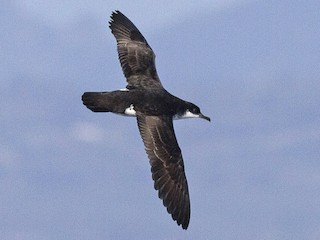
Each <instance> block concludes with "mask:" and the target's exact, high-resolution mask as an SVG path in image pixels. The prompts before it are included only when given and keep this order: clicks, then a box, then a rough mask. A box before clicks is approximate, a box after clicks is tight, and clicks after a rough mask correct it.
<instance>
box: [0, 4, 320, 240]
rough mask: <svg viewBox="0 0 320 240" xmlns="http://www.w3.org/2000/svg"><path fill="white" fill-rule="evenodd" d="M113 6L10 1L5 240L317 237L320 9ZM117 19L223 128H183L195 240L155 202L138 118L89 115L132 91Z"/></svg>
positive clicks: (4, 19) (5, 8)
mask: <svg viewBox="0 0 320 240" xmlns="http://www.w3.org/2000/svg"><path fill="white" fill-rule="evenodd" d="M115 2H116V1H115ZM115 2H110V1H94V2H90V3H89V2H88V1H75V0H72V1H68V2H66V1H32V0H28V1H27V0H20V1H18V0H16V1H15V0H11V1H6V0H5V1H3V2H2V7H1V10H0V13H1V14H0V20H1V21H0V31H1V34H0V51H1V54H0V60H1V68H0V83H1V84H0V90H1V113H0V114H1V115H0V121H1V124H0V131H1V135H0V199H1V204H0V216H1V218H0V237H1V239H4V240H38V239H39V240H40V239H41V240H43V239H48V240H56V239H70V240H72V239H77V240H79V239H80V240H81V239H98V240H99V239H128V238H130V239H243V240H250V239H252V240H253V239H266V240H273V239H274V240H275V239H281V240H286V239H288V240H289V239H290V240H292V239H297V240H302V239H308V240H310V239H311V240H312V239H314V240H315V239H319V238H320V230H319V229H320V222H319V216H320V204H319V202H320V161H319V160H320V158H319V156H320V150H319V149H320V125H319V122H320V110H319V109H320V108H319V102H320V94H319V93H320V81H319V80H320V68H319V62H320V51H319V41H320V30H319V29H320V15H319V12H320V3H319V1H286V0H283V1H273V0H272V1H253V0H252V1H245V0H244V1H232V0H230V1H218V0H217V1H209V0H208V1H198V2H194V3H191V2H190V3H185V1H174V2H173V1H172V2H165V1H158V2H157V3H153V4H146V1H142V0H140V1H131V3H129V4H128V3H126V1H117V3H115ZM116 9H118V10H121V11H122V12H123V13H124V14H125V15H127V16H128V17H129V18H130V19H131V20H132V21H133V22H134V23H135V24H136V25H137V27H138V28H139V29H140V31H141V32H142V33H143V35H144V36H145V38H146V39H147V40H148V42H149V44H150V45H151V46H152V48H153V50H154V51H155V53H156V55H157V59H156V64H157V69H158V74H159V76H160V78H161V80H162V83H163V85H164V86H165V87H166V89H167V90H169V91H170V92H171V93H173V94H174V95H177V96H179V97H181V98H183V99H186V100H189V101H191V102H194V103H196V104H197V105H199V106H200V108H201V110H202V112H203V113H204V114H205V115H208V116H210V117H211V119H212V122H211V123H208V122H206V121H203V120H196V119H191V120H180V121H175V122H174V125H175V130H176V135H177V138H178V141H179V144H180V147H181V149H182V152H183V156H184V161H185V168H186V174H187V177H188V183H189V189H190V197H191V222H190V226H189V229H188V230H187V231H183V230H182V229H181V228H180V227H178V226H177V225H176V224H175V222H173V221H172V219H171V217H170V215H168V214H167V212H166V210H165V208H164V207H163V206H162V203H161V201H160V200H159V199H158V197H157V193H156V191H155V190H154V189H153V182H152V179H151V173H150V166H149V163H148V159H147V156H146V154H145V152H144V147H143V144H142V141H141V139H140V136H139V132H138V129H137V126H136V121H135V119H134V118H125V117H121V116H117V115H114V114H94V113H92V112H90V111H89V110H88V109H86V108H85V107H84V106H83V105H82V102H81V95H82V93H83V92H84V91H103V90H105V91H107V90H115V89H120V88H123V87H124V86H125V84H126V83H125V79H124V76H123V74H122V71H121V68H120V64H119V62H118V59H117V53H116V43H115V39H114V37H113V36H112V34H111V33H110V31H109V29H108V27H107V26H108V23H107V22H108V21H109V17H110V14H111V12H112V11H113V10H116Z"/></svg>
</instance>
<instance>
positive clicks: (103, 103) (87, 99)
mask: <svg viewBox="0 0 320 240" xmlns="http://www.w3.org/2000/svg"><path fill="white" fill-rule="evenodd" d="M82 102H83V104H84V105H85V106H86V107H87V108H89V109H90V110H91V111H93V112H110V111H112V109H110V107H109V106H108V105H109V103H108V92H85V93H84V94H83V95H82Z"/></svg>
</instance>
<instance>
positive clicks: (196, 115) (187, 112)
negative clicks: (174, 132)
mask: <svg viewBox="0 0 320 240" xmlns="http://www.w3.org/2000/svg"><path fill="white" fill-rule="evenodd" d="M198 117H199V114H194V113H192V112H190V111H189V110H187V111H186V112H185V113H184V114H183V115H178V114H176V115H174V116H173V119H174V120H179V119H184V118H198Z"/></svg>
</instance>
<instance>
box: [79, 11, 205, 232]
mask: <svg viewBox="0 0 320 240" xmlns="http://www.w3.org/2000/svg"><path fill="white" fill-rule="evenodd" d="M110 28H111V31H112V33H113V34H114V36H115V37H116V40H117V49H118V55H119V60H120V63H121V67H122V70H123V72H124V75H125V77H126V79H127V82H128V85H127V86H126V88H125V89H122V90H116V91H112V92H86V93H84V94H83V96H82V101H83V104H84V105H86V107H88V108H89V109H91V110H92V111H94V112H112V113H116V114H122V115H126V116H134V117H136V118H137V122H138V127H139V131H140V134H141V137H142V140H143V142H144V145H145V149H146V152H147V154H148V157H149V160H150V164H151V172H152V178H153V180H154V182H155V183H154V187H155V189H156V190H158V191H159V197H160V198H161V199H162V200H163V204H164V205H165V206H166V207H167V210H168V212H169V213H170V214H171V215H172V218H173V219H174V220H176V221H177V223H178V225H182V228H184V229H187V227H188V225H189V220H190V199H189V191H188V184H187V179H186V176H185V171H184V164H183V159H182V154H181V150H180V148H179V146H178V143H177V139H176V137H175V133H174V129H173V122H172V121H173V119H176V118H187V117H200V118H204V119H206V120H209V121H210V118H208V117H206V116H204V115H203V114H201V112H200V109H199V107H197V106H196V105H195V104H193V103H190V102H187V101H184V100H182V99H180V98H177V97H175V96H173V95H172V94H170V93H169V92H168V91H166V90H165V89H164V88H163V86H162V84H161V82H160V79H159V77H158V74H157V72H156V67H155V61H154V60H155V55H154V53H153V51H152V49H151V47H150V46H149V45H148V43H147V41H146V40H145V38H144V37H143V36H142V34H141V33H140V31H139V30H138V29H137V28H136V27H135V26H134V24H133V23H132V22H131V21H130V20H129V19H128V18H127V17H126V16H124V15H123V14H122V13H121V12H119V11H116V12H114V13H113V14H112V16H111V21H110Z"/></svg>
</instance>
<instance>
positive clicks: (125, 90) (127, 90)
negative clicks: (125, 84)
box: [119, 88, 129, 92]
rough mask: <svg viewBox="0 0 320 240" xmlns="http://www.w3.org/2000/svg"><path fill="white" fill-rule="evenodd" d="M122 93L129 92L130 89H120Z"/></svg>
mask: <svg viewBox="0 0 320 240" xmlns="http://www.w3.org/2000/svg"><path fill="white" fill-rule="evenodd" d="M119 90H120V91H122V92H129V89H128V88H121V89H119Z"/></svg>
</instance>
